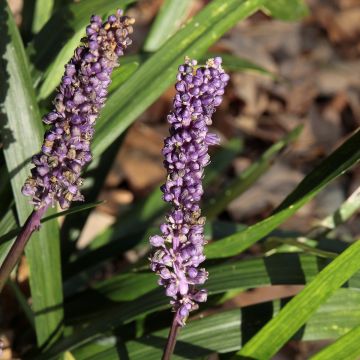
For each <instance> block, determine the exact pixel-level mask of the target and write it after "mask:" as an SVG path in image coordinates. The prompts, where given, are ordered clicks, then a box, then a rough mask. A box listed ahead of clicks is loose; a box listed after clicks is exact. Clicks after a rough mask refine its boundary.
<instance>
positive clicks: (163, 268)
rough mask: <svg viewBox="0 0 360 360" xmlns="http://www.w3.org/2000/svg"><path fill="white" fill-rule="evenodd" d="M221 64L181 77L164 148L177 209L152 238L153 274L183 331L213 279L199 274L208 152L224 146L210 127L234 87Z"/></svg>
mask: <svg viewBox="0 0 360 360" xmlns="http://www.w3.org/2000/svg"><path fill="white" fill-rule="evenodd" d="M221 62H222V60H221V58H219V57H217V58H215V59H209V60H208V61H207V63H206V65H205V66H197V63H196V61H195V60H192V61H191V60H190V59H185V64H184V65H181V66H180V67H179V72H178V75H177V83H176V85H175V88H176V90H177V93H176V95H175V98H174V103H173V105H174V109H173V111H172V112H171V113H170V114H169V115H168V122H169V124H170V136H169V137H168V138H166V139H165V143H164V148H163V155H164V158H165V160H164V166H165V168H166V170H167V173H168V176H167V180H166V183H165V184H164V185H163V186H162V192H163V194H164V195H163V198H164V201H166V202H169V203H171V204H172V209H171V211H170V212H169V213H168V215H167V217H166V222H165V223H164V224H162V225H161V227H160V229H161V232H162V235H161V236H160V235H155V236H152V237H151V238H150V243H151V245H153V246H154V247H155V248H156V250H155V252H154V254H153V256H152V258H151V269H152V270H153V271H155V272H156V273H157V274H158V275H159V277H160V278H159V284H160V285H163V286H164V287H165V289H166V294H167V295H168V296H170V297H171V298H172V300H171V304H172V305H173V310H174V311H175V312H176V314H175V321H176V323H177V324H178V325H180V326H183V325H185V321H186V319H187V317H188V315H189V313H190V311H192V310H196V309H197V308H198V304H197V303H199V302H204V301H206V299H207V292H206V290H204V289H198V288H197V287H196V286H197V285H202V284H204V282H205V281H206V279H207V277H208V273H207V272H206V270H205V269H203V268H199V266H200V264H201V263H202V262H203V261H204V260H205V256H204V253H203V250H204V244H205V240H204V234H203V232H204V224H205V218H204V217H202V216H201V209H200V205H199V203H200V200H201V197H202V195H203V187H202V177H203V173H204V168H205V166H207V165H208V164H209V163H210V156H209V154H208V148H209V146H210V145H216V144H218V143H219V138H218V136H217V135H215V134H212V133H209V132H208V126H209V125H211V124H212V120H211V117H212V114H213V113H214V112H215V109H216V107H217V106H219V105H220V103H221V101H222V95H223V94H224V88H225V86H226V84H227V83H228V81H229V75H227V74H226V73H225V72H224V70H223V69H222V67H221Z"/></svg>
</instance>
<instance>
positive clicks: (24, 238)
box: [0, 206, 47, 292]
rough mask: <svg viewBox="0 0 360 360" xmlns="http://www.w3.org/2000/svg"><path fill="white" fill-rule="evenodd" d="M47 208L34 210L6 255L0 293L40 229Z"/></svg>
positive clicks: (1, 274) (0, 277)
mask: <svg viewBox="0 0 360 360" xmlns="http://www.w3.org/2000/svg"><path fill="white" fill-rule="evenodd" d="M46 210H47V206H43V207H41V208H40V209H38V210H34V211H33V212H32V213H31V214H30V216H29V217H28V218H27V220H26V222H25V224H24V226H23V227H22V229H21V231H20V233H19V235H18V236H17V238H16V240H15V242H14V244H13V245H12V247H11V249H10V251H9V253H8V254H7V255H6V258H5V260H4V262H3V263H2V265H1V267H0V292H1V290H2V289H3V287H4V285H5V283H6V281H7V279H8V277H9V276H10V274H11V272H12V270H13V269H14V267H15V265H16V263H17V262H18V261H19V258H20V256H21V255H22V253H23V251H24V248H25V246H26V244H27V242H28V240H29V239H30V236H31V234H32V233H33V232H34V231H35V230H37V229H39V227H40V220H41V218H42V217H43V215H44V213H45V211H46Z"/></svg>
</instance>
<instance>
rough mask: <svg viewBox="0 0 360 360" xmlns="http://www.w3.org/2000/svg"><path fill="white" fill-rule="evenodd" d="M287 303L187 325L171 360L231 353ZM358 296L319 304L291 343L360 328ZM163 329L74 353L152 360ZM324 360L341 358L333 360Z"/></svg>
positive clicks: (347, 293) (340, 295)
mask: <svg viewBox="0 0 360 360" xmlns="http://www.w3.org/2000/svg"><path fill="white" fill-rule="evenodd" d="M287 300H288V299H281V300H275V301H273V302H266V303H262V304H257V305H254V306H249V307H244V308H241V309H234V310H230V311H224V312H222V313H217V314H215V315H210V316H207V317H204V318H200V319H198V320H195V321H190V322H189V323H188V324H187V325H186V326H185V327H184V328H183V329H182V330H181V331H180V335H179V337H178V341H177V344H176V347H175V351H174V355H173V356H172V358H171V359H174V360H175V359H177V360H183V359H199V358H203V357H207V356H208V355H210V354H212V353H220V354H222V353H228V352H231V351H236V350H238V349H239V348H240V347H241V344H242V343H244V342H245V341H246V339H248V338H249V337H250V336H251V335H252V334H254V333H256V331H258V330H259V328H261V326H262V325H263V324H264V323H266V321H268V320H269V319H271V318H272V317H273V316H276V314H277V313H278V312H279V310H280V309H281V307H282V306H284V304H285V303H286V302H287ZM359 301H360V293H359V292H357V291H351V290H349V289H341V290H339V291H338V292H337V293H336V294H335V295H333V296H332V297H331V298H330V299H329V301H328V302H327V303H325V304H323V305H322V306H321V307H320V308H319V309H318V310H317V312H316V313H315V314H314V316H313V317H312V318H311V319H310V320H309V321H308V322H307V323H306V326H305V328H304V329H303V331H302V332H301V333H299V334H298V335H297V336H296V339H303V340H323V339H333V338H337V337H338V336H341V335H342V334H344V333H345V332H346V331H347V330H348V328H349V327H352V326H357V325H359V324H360V310H359ZM168 331H169V330H168V329H163V330H161V331H157V332H154V333H150V334H148V335H146V336H144V337H142V338H139V339H136V340H132V341H129V342H127V343H126V344H125V345H126V348H122V347H120V346H119V340H120V339H119V340H118V339H117V338H116V336H111V337H107V338H100V339H99V340H94V341H92V342H91V343H88V344H86V345H84V346H83V347H80V348H79V349H76V350H74V352H73V354H74V356H75V358H76V359H77V360H85V359H94V358H96V359H97V360H108V359H122V358H123V357H122V354H124V353H125V354H127V356H128V359H131V360H143V359H146V360H158V359H160V358H161V354H162V351H163V348H164V346H165V343H166V338H167V335H168ZM328 359H341V360H342V357H341V356H340V357H334V358H328Z"/></svg>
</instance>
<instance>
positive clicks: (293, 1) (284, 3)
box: [263, 0, 309, 21]
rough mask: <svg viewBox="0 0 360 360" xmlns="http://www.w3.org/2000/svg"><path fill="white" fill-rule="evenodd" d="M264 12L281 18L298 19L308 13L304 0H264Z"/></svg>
mask: <svg viewBox="0 0 360 360" xmlns="http://www.w3.org/2000/svg"><path fill="white" fill-rule="evenodd" d="M263 10H264V12H265V13H268V14H270V15H271V16H273V17H275V18H278V19H281V20H287V21H292V20H299V19H301V18H302V17H304V16H306V15H308V14H309V10H308V7H307V6H306V4H305V2H304V0H290V1H289V0H266V3H265V4H264V7H263Z"/></svg>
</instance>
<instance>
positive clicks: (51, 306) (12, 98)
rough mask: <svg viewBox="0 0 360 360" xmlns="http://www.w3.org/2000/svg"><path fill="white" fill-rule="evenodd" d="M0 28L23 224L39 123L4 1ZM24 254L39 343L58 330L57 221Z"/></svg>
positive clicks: (8, 156)
mask: <svg viewBox="0 0 360 360" xmlns="http://www.w3.org/2000/svg"><path fill="white" fill-rule="evenodd" d="M0 27H1V29H0V30H1V31H0V33H1V34H2V36H1V38H0V52H1V53H0V59H1V60H0V78H1V79H2V80H1V85H0V86H1V89H2V90H1V94H2V96H1V98H0V109H1V110H0V111H1V113H0V117H1V122H2V123H4V124H7V126H8V129H9V131H10V132H11V137H8V138H7V139H8V141H5V142H4V156H5V160H6V164H7V168H8V171H9V174H10V178H11V186H12V190H13V194H14V198H15V203H16V209H17V213H18V217H19V220H20V223H21V224H23V223H24V222H25V220H26V219H27V217H28V216H29V214H30V213H31V211H32V206H30V204H29V200H28V199H27V198H26V197H24V196H23V195H22V194H21V192H20V190H21V187H22V185H23V183H24V181H25V179H26V177H27V176H28V175H29V172H30V167H31V165H30V159H29V157H30V156H31V155H32V154H34V153H36V152H37V151H39V149H40V147H41V143H42V133H43V127H42V124H41V121H40V115H39V111H38V107H37V104H36V102H35V99H34V93H33V88H32V80H31V78H30V74H29V69H28V63H27V59H26V55H25V51H24V48H23V44H22V42H21V39H20V36H19V33H18V30H17V28H16V25H15V23H14V20H13V18H12V15H11V13H10V11H9V10H8V8H7V5H6V1H5V0H0ZM26 256H27V259H28V263H29V266H30V287H31V296H32V305H33V311H34V313H35V327H36V334H37V341H38V345H39V346H43V345H46V344H49V343H51V342H52V341H54V340H56V339H57V337H58V336H59V335H60V334H61V330H62V319H63V310H62V286H61V269H60V248H59V235H58V226H57V223H56V222H54V221H52V222H49V223H47V224H46V225H44V226H43V227H42V229H41V230H40V231H39V233H37V234H34V235H33V236H32V239H31V240H30V242H29V244H28V246H27V247H26Z"/></svg>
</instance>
